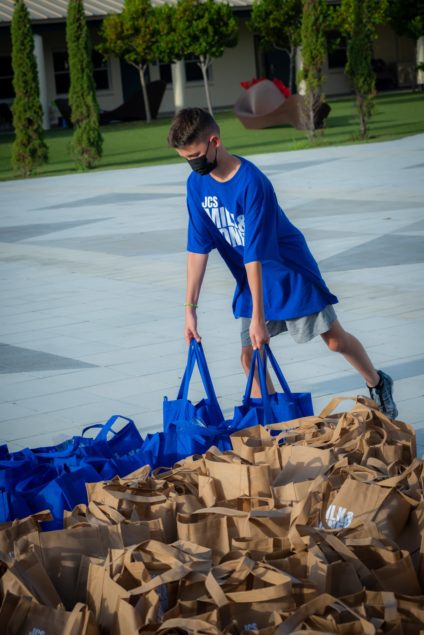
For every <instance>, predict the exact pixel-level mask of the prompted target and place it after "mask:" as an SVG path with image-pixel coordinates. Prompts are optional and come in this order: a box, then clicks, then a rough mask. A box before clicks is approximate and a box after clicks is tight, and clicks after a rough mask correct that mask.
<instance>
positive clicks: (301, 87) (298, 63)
mask: <svg viewBox="0 0 424 635" xmlns="http://www.w3.org/2000/svg"><path fill="white" fill-rule="evenodd" d="M302 67H303V57H302V49H301V47H300V46H298V47H297V49H296V53H295V64H294V72H295V77H296V83H297V92H298V94H299V95H304V94H305V92H306V86H305V80H303V79H302V80H301V81H300V82H298V81H297V74H298V72H299V71H300V70H302Z"/></svg>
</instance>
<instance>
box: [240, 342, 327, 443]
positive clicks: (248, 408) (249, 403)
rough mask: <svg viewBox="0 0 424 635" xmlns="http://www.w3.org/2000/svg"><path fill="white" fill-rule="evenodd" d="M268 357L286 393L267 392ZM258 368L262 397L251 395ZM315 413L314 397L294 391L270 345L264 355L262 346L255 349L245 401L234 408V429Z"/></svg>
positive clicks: (265, 347) (266, 346)
mask: <svg viewBox="0 0 424 635" xmlns="http://www.w3.org/2000/svg"><path fill="white" fill-rule="evenodd" d="M267 360H269V361H270V363H271V366H272V368H273V369H274V372H275V374H276V377H277V379H278V382H279V383H280V386H281V388H282V389H283V392H276V393H274V394H273V395H269V394H268V388H267V383H266V368H267ZM255 368H257V369H258V379H259V385H260V388H261V394H262V397H261V398H255V397H251V396H250V395H251V392H252V385H253V377H254V373H255ZM313 414H314V410H313V405H312V397H311V393H309V392H292V391H291V390H290V387H289V385H288V383H287V381H286V378H285V377H284V375H283V372H282V370H281V368H280V366H279V365H278V362H277V360H276V359H275V357H274V355H273V353H272V352H271V349H270V347H269V345H268V344H265V345H264V349H263V356H262V357H261V355H260V352H259V349H256V350H254V351H253V355H252V362H251V365H250V371H249V376H248V379H247V384H246V391H245V393H244V397H243V403H242V404H241V405H240V406H236V407H235V408H234V418H233V421H232V423H231V428H232V430H233V431H234V430H241V429H242V428H248V427H250V426H255V425H258V424H259V425H267V424H269V423H279V422H280V421H290V420H291V419H297V418H299V417H309V416H310V415H313Z"/></svg>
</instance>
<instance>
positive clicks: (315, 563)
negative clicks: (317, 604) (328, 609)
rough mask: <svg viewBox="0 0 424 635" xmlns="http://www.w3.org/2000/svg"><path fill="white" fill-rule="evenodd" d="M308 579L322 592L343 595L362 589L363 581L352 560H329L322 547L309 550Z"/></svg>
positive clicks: (337, 595) (336, 595) (335, 595)
mask: <svg viewBox="0 0 424 635" xmlns="http://www.w3.org/2000/svg"><path fill="white" fill-rule="evenodd" d="M308 580H309V581H310V582H312V584H313V585H314V586H315V587H316V589H317V590H318V591H319V592H320V593H330V594H331V595H334V597H343V596H345V595H350V594H352V593H357V592H359V591H361V590H362V583H361V581H360V579H359V577H358V575H357V573H356V570H355V567H354V566H353V564H352V563H351V562H343V561H342V560H336V561H335V562H328V561H326V558H325V556H324V554H323V553H322V552H321V550H320V549H317V548H314V549H309V551H308Z"/></svg>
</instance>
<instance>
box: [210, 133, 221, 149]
mask: <svg viewBox="0 0 424 635" xmlns="http://www.w3.org/2000/svg"><path fill="white" fill-rule="evenodd" d="M211 141H212V143H213V144H214V145H215V147H216V148H219V146H220V145H221V139H220V137H219V136H218V135H216V134H215V135H213V137H211Z"/></svg>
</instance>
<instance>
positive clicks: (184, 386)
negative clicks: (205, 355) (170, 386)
mask: <svg viewBox="0 0 424 635" xmlns="http://www.w3.org/2000/svg"><path fill="white" fill-rule="evenodd" d="M193 342H195V340H191V342H190V344H189V347H188V355H187V364H186V367H185V371H184V375H183V378H182V380H181V386H180V389H179V391H178V395H177V399H187V397H188V389H189V386H190V380H191V376H192V374H193V370H194V364H195V363H196V351H195V348H194V345H193Z"/></svg>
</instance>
